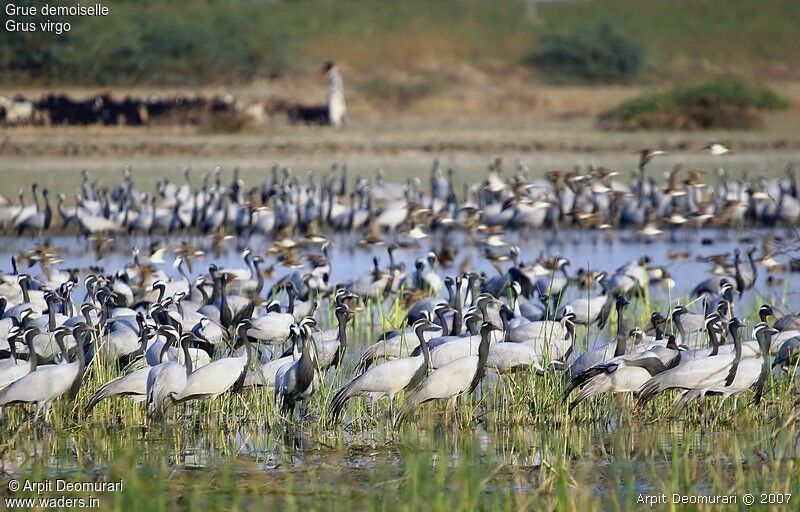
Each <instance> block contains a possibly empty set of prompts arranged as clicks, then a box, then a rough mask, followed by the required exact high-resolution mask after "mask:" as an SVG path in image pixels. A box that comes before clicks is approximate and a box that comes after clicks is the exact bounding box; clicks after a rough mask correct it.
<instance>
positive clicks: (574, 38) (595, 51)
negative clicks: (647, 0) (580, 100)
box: [530, 23, 644, 83]
mask: <svg viewBox="0 0 800 512" xmlns="http://www.w3.org/2000/svg"><path fill="white" fill-rule="evenodd" d="M530 62H531V63H532V64H534V65H535V66H537V67H538V68H539V69H540V70H541V71H543V72H544V73H545V74H546V75H547V76H546V78H549V79H550V80H552V81H555V82H586V83H627V82H630V81H632V80H634V79H635V78H636V77H637V76H638V74H639V72H640V71H641V69H642V66H643V63H644V50H643V49H642V47H641V46H640V45H639V44H637V43H636V41H633V40H631V39H630V38H628V37H626V36H624V35H623V34H621V33H619V32H617V31H616V30H615V29H614V28H613V27H612V26H611V25H609V24H607V23H602V24H599V25H590V26H587V27H584V28H579V29H578V30H576V31H574V32H573V33H572V34H570V35H550V36H547V37H546V38H545V39H544V41H543V42H542V48H541V50H540V51H539V52H538V53H536V54H535V55H533V56H532V57H531V58H530Z"/></svg>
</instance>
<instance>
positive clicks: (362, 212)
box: [0, 144, 800, 245]
mask: <svg viewBox="0 0 800 512" xmlns="http://www.w3.org/2000/svg"><path fill="white" fill-rule="evenodd" d="M709 147H710V148H711V151H712V153H714V154H724V153H725V152H727V148H725V147H724V146H722V145H720V144H714V145H711V146H709ZM663 153H664V152H663V151H657V150H650V149H644V150H642V151H641V154H640V159H639V164H638V166H637V167H636V169H635V170H634V171H633V175H632V179H631V180H630V183H625V182H622V181H620V180H618V179H616V178H617V176H618V175H619V173H618V172H616V171H613V170H611V169H607V168H603V167H592V166H590V167H588V168H586V169H582V168H575V169H574V170H572V171H558V170H556V171H550V172H548V173H546V174H545V176H544V177H543V178H536V177H533V176H532V175H531V172H530V170H529V169H528V168H527V166H525V165H524V164H523V163H522V162H518V163H517V165H516V170H515V172H514V173H513V175H512V176H509V177H506V178H504V176H503V162H502V160H500V159H497V160H496V161H494V162H493V163H492V165H491V166H490V168H489V173H488V176H487V177H486V178H485V179H484V180H482V181H480V182H478V183H475V184H473V185H465V187H464V190H463V193H462V194H460V195H459V194H458V193H457V190H456V188H457V186H456V184H455V183H454V180H453V177H454V171H453V170H452V169H448V170H444V169H443V168H442V167H441V166H440V165H439V163H438V162H436V163H434V166H433V168H432V170H431V173H430V192H429V193H425V192H424V191H423V187H422V185H421V181H420V180H419V179H418V178H409V179H408V180H407V181H406V182H405V183H395V182H388V181H386V180H384V178H383V173H382V172H381V171H379V172H378V175H377V177H376V178H375V179H369V178H367V177H364V176H357V177H356V178H355V180H354V184H352V186H351V184H350V183H348V170H347V167H346V166H341V167H338V166H334V167H333V168H331V170H330V171H329V172H327V173H325V174H324V176H323V177H322V179H321V180H318V179H317V178H316V177H315V175H314V174H313V173H312V172H309V174H308V181H307V183H306V184H303V183H301V181H300V180H299V179H298V178H297V177H296V176H293V175H291V174H290V172H289V170H288V169H287V168H282V169H281V168H279V167H277V166H275V167H273V168H272V173H271V177H270V178H269V179H267V180H265V181H264V182H262V183H261V184H260V185H257V186H252V187H249V188H248V187H247V186H246V185H245V184H244V182H243V181H242V180H240V179H239V173H238V170H236V169H235V170H234V171H233V179H232V181H231V182H230V183H229V184H225V183H223V181H222V178H221V172H222V170H221V168H219V167H218V168H217V169H216V170H215V171H214V172H213V174H212V173H203V178H202V185H201V186H200V187H195V186H194V185H193V184H192V180H191V172H190V170H189V169H185V170H184V177H185V181H184V183H181V184H178V183H171V182H170V181H169V180H167V179H163V180H160V181H159V182H158V183H157V185H156V192H155V193H149V192H145V191H142V190H138V189H137V188H136V187H135V184H134V180H133V173H132V171H131V169H130V167H126V168H125V169H124V170H123V177H122V181H121V182H120V183H119V184H117V185H116V186H114V187H102V186H99V185H98V184H97V183H96V182H95V181H94V180H92V179H91V178H90V176H89V175H88V173H86V172H84V173H83V182H82V185H81V187H80V190H79V191H78V193H77V194H76V195H75V197H74V204H73V202H72V201H68V199H67V198H66V196H65V195H64V194H59V195H58V197H57V205H56V209H57V212H58V214H59V216H60V219H61V223H60V224H59V223H58V222H55V223H54V220H55V219H54V212H53V207H52V205H51V197H50V193H49V191H48V190H47V189H41V190H40V188H39V187H38V185H37V184H33V185H32V189H31V201H30V202H26V200H25V190H20V192H19V197H18V201H17V202H14V201H13V200H11V199H9V198H7V197H4V196H0V228H2V229H4V230H7V231H11V232H16V233H17V234H18V235H21V234H25V233H31V234H39V235H41V234H43V233H50V232H59V231H63V230H64V229H66V228H68V227H69V226H75V228H76V229H77V230H78V231H79V232H81V233H84V234H86V235H89V236H104V235H105V236H107V235H109V234H114V233H134V234H139V233H142V234H150V235H152V234H172V233H188V232H201V233H204V234H215V235H218V234H224V233H228V234H229V233H235V234H236V235H237V236H239V237H243V236H248V235H251V234H254V233H258V234H263V235H266V236H271V237H275V238H277V239H282V240H289V239H291V238H292V237H294V236H297V235H298V234H299V235H304V236H307V237H317V236H319V234H320V233H321V232H323V231H356V232H361V233H365V234H366V237H365V238H364V242H365V243H377V242H379V241H381V238H380V237H381V235H382V234H383V233H388V234H389V235H390V236H391V238H392V239H393V240H396V237H397V236H398V235H405V236H407V237H410V238H411V239H419V238H422V237H425V236H427V235H428V232H429V231H431V230H452V229H461V230H463V231H465V232H466V233H468V234H469V235H470V236H471V237H472V238H473V239H477V240H479V241H481V242H485V243H488V244H489V245H496V244H499V243H502V240H501V239H499V238H498V233H500V232H501V231H502V230H504V229H536V228H552V229H558V228H560V227H570V226H574V227H580V228H596V229H608V228H613V227H629V228H633V229H636V230H637V231H638V233H640V234H641V235H642V236H645V237H654V236H659V235H661V234H663V233H664V230H665V229H666V230H676V229H678V228H681V227H683V226H686V227H693V228H700V227H704V226H733V227H740V226H742V225H745V224H762V225H775V224H788V225H792V224H795V223H796V222H797V221H798V219H800V198H798V186H797V179H796V173H795V170H794V167H793V166H792V165H788V166H787V167H786V170H785V174H784V176H783V177H780V178H777V179H767V178H766V177H763V176H762V177H757V178H755V179H750V178H749V177H748V176H747V175H744V176H742V177H741V178H740V179H733V178H731V177H730V176H728V174H727V173H726V172H725V171H724V170H723V169H721V168H720V169H718V170H717V171H716V177H715V178H713V179H712V180H706V178H707V176H706V175H705V173H704V172H703V171H699V170H696V169H693V170H688V171H684V170H683V169H682V167H681V166H680V165H678V166H676V167H674V168H673V169H672V170H671V171H670V172H668V173H666V183H665V184H664V185H660V184H659V183H658V180H656V178H655V177H654V176H652V175H650V174H648V173H647V172H646V169H647V165H648V163H649V162H650V161H651V160H653V159H654V158H656V157H658V156H659V155H661V154H663ZM459 196H460V197H459Z"/></svg>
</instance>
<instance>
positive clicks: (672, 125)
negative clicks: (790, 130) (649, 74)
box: [600, 80, 789, 130]
mask: <svg viewBox="0 0 800 512" xmlns="http://www.w3.org/2000/svg"><path fill="white" fill-rule="evenodd" d="M788 106H789V101H788V100H786V99H785V98H783V97H782V96H780V95H778V94H776V93H775V92H773V91H772V90H770V89H768V88H766V87H754V86H749V85H746V84H743V83H741V82H734V81H726V80H709V81H705V82H701V83H698V84H695V85H689V86H678V87H675V88H673V89H672V90H671V91H669V92H666V93H662V94H649V95H645V96H640V97H637V98H633V99H631V100H628V101H625V102H623V103H622V104H621V105H619V106H617V107H616V108H614V109H613V110H610V111H608V112H605V113H603V114H601V116H600V125H601V126H602V127H604V128H614V129H622V130H639V129H672V130H709V129H714V128H729V129H743V128H753V127H758V126H761V124H762V123H763V117H762V116H763V113H764V112H766V111H775V110H782V109H785V108H787V107H788Z"/></svg>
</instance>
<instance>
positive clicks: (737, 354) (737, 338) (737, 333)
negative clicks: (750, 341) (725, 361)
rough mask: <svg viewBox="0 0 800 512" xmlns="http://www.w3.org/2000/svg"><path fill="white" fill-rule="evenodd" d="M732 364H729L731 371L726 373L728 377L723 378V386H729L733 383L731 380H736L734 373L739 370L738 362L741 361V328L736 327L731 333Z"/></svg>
mask: <svg viewBox="0 0 800 512" xmlns="http://www.w3.org/2000/svg"><path fill="white" fill-rule="evenodd" d="M733 350H734V356H733V363H731V369H730V371H729V372H728V376H727V377H726V378H725V386H730V385H731V384H732V383H733V379H735V378H736V372H737V371H738V370H739V362H740V361H741V360H742V328H741V327H737V328H736V329H735V330H734V332H733Z"/></svg>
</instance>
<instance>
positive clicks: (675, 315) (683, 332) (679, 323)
mask: <svg viewBox="0 0 800 512" xmlns="http://www.w3.org/2000/svg"><path fill="white" fill-rule="evenodd" d="M681 315H683V313H680V312H677V311H676V312H675V313H672V321H673V322H674V323H675V327H677V328H678V332H679V333H680V335H681V342H682V343H687V342H688V339H687V338H686V328H685V327H684V326H683V322H682V321H681Z"/></svg>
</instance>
